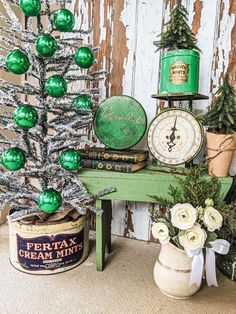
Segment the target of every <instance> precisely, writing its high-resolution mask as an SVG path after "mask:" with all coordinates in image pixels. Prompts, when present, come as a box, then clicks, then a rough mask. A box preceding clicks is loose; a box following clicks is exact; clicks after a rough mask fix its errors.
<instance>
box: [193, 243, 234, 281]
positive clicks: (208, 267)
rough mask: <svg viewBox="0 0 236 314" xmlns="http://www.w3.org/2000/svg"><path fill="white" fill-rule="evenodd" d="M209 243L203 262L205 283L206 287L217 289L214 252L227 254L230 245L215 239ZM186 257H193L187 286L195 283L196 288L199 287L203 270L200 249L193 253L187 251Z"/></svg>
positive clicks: (202, 258)
mask: <svg viewBox="0 0 236 314" xmlns="http://www.w3.org/2000/svg"><path fill="white" fill-rule="evenodd" d="M209 243H210V245H211V247H210V248H206V262H205V271H206V281H207V284H208V286H212V285H214V286H216V287H218V283H217V279H216V258H215V252H216V253H218V254H222V255H225V254H227V253H228V252H229V247H230V243H229V242H228V241H226V240H223V239H217V240H215V241H212V242H209ZM187 255H188V256H189V257H193V261H192V270H191V274H190V280H189V286H191V285H192V284H194V283H195V284H196V285H197V286H198V287H200V285H201V282H202V276H203V269H204V257H203V252H202V249H198V250H195V251H187Z"/></svg>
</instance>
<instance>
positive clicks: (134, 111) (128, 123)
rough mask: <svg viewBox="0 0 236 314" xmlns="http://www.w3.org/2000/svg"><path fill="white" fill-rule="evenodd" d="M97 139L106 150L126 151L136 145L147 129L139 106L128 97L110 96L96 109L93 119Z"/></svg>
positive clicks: (145, 120)
mask: <svg viewBox="0 0 236 314" xmlns="http://www.w3.org/2000/svg"><path fill="white" fill-rule="evenodd" d="M94 129H95V133H96V135H97V137H98V139H99V140H100V141H101V142H102V143H103V144H104V145H105V146H106V147H108V148H112V149H127V148H130V147H132V146H134V145H136V144H137V143H138V142H139V141H140V140H141V139H142V137H143V136H144V134H145V132H146V129H147V116H146V113H145V111H144V109H143V107H142V106H141V104H140V103H139V102H138V101H137V100H135V99H134V98H132V97H129V96H112V97H110V98H108V99H106V100H104V101H103V102H102V103H101V104H100V105H99V107H98V109H97V111H96V114H95V118H94Z"/></svg>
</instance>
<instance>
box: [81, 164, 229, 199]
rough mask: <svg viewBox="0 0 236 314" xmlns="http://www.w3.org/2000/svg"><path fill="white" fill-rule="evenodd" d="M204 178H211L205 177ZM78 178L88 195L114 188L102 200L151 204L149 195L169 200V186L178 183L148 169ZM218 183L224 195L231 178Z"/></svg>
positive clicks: (85, 173) (97, 172)
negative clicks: (112, 191)
mask: <svg viewBox="0 0 236 314" xmlns="http://www.w3.org/2000/svg"><path fill="white" fill-rule="evenodd" d="M206 177H207V178H209V179H210V178H211V177H209V176H207V175H206ZM79 178H80V180H81V181H82V182H83V183H84V184H85V186H86V188H87V189H88V191H89V193H90V194H95V193H97V192H99V191H101V190H103V189H104V188H107V187H114V188H116V192H114V193H111V194H108V195H106V196H104V197H102V198H101V199H103V200H125V201H136V202H152V203H153V199H152V198H151V197H150V196H149V195H158V196H162V197H167V198H170V196H169V194H168V187H169V184H170V183H171V184H172V185H173V186H178V181H177V180H176V178H175V176H173V175H172V174H169V173H163V172H158V171H151V170H148V169H142V170H140V171H138V172H135V173H119V172H112V171H104V170H93V169H86V170H81V171H80V172H79ZM220 182H221V191H222V194H223V195H225V194H226V193H227V192H228V189H229V188H230V186H231V183H232V178H231V177H226V178H220Z"/></svg>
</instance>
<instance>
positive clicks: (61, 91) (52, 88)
mask: <svg viewBox="0 0 236 314" xmlns="http://www.w3.org/2000/svg"><path fill="white" fill-rule="evenodd" d="M45 89H46V92H47V93H48V95H50V96H52V97H54V98H59V97H62V96H64V95H65V93H66V92H67V83H66V81H65V80H64V79H63V77H62V76H60V75H53V76H51V77H49V78H48V79H47V81H46V84H45Z"/></svg>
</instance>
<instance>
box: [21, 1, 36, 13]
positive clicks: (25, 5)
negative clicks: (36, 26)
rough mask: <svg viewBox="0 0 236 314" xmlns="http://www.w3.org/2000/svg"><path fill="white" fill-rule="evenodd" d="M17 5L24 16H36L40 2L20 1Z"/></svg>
mask: <svg viewBox="0 0 236 314" xmlns="http://www.w3.org/2000/svg"><path fill="white" fill-rule="evenodd" d="M19 4H20V8H21V10H22V11H23V12H24V14H25V15H26V16H37V15H38V14H39V13H40V11H41V1H40V0H20V2H19Z"/></svg>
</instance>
